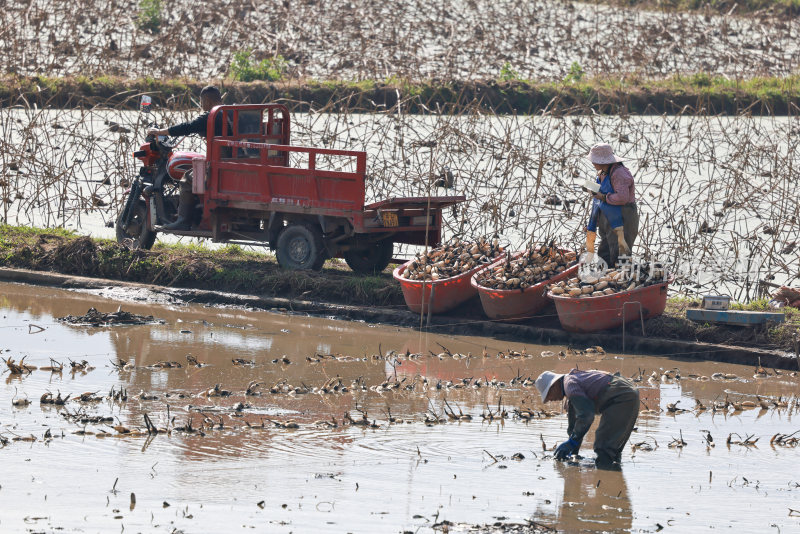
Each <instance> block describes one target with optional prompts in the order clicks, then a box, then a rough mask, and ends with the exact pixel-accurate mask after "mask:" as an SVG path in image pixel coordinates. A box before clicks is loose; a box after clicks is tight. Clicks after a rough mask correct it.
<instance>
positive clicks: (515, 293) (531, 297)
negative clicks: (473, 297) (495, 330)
mask: <svg viewBox="0 0 800 534" xmlns="http://www.w3.org/2000/svg"><path fill="white" fill-rule="evenodd" d="M577 272H578V264H577V263H576V264H575V265H573V266H572V267H570V268H568V269H566V270H564V271H563V272H561V273H558V274H557V275H556V276H554V277H552V278H550V279H548V280H544V281H542V282H539V283H538V284H536V285H534V286H531V287H526V288H525V289H523V290H519V289H490V288H488V287H483V286H480V285H478V281H477V274H475V275H472V279H471V282H470V283H471V284H472V287H474V288H475V289H476V290H477V291H478V295H480V296H481V305H482V306H483V311H484V312H485V313H486V315H487V316H488V317H489V318H490V319H498V320H503V321H509V322H513V321H524V320H525V319H529V318H530V317H531V316H532V315H535V314H537V313H539V312H540V311H541V310H542V309H543V308H544V307H545V306H547V305H548V304H550V298H548V296H547V286H548V285H550V284H553V283H555V282H559V281H561V280H564V279H566V278H571V277H573V276H575V275H576V274H577Z"/></svg>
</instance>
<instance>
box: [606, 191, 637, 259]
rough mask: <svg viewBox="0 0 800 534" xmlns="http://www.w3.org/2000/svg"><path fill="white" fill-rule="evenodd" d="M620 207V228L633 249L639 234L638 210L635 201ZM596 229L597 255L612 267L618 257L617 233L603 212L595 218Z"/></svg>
mask: <svg viewBox="0 0 800 534" xmlns="http://www.w3.org/2000/svg"><path fill="white" fill-rule="evenodd" d="M620 207H621V208H622V228H623V233H624V234H625V242H626V243H627V244H628V247H630V249H631V250H633V244H634V242H635V241H636V237H637V236H638V235H639V211H638V210H637V208H636V202H629V203H628V204H624V205H622V206H620ZM597 230H598V232H597V233H598V235H599V236H600V244H599V245H598V247H597V255H598V256H600V257H601V258H603V260H604V261H605V262H606V263H607V264H608V266H609V267H612V268H613V267H614V266H615V265H616V264H617V259H618V258H619V242H618V240H617V234H615V233H614V229H613V228H611V224H610V223H609V222H608V219H607V218H606V216H605V215H603V214H601V215H600V217H598V219H597Z"/></svg>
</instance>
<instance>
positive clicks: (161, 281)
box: [0, 226, 403, 306]
mask: <svg viewBox="0 0 800 534" xmlns="http://www.w3.org/2000/svg"><path fill="white" fill-rule="evenodd" d="M329 263H331V262H329ZM0 267H16V268H23V269H31V270H36V271H55V272H58V273H64V274H73V275H79V276H90V277H101V278H109V279H113V280H124V281H130V282H141V283H147V284H157V285H163V286H169V287H192V288H202V289H212V290H216V291H230V292H239V293H248V294H256V295H261V294H267V295H279V296H282V297H286V298H295V297H296V298H301V299H303V300H308V301H313V300H325V301H329V302H337V303H343V304H353V305H376V306H391V305H401V304H403V296H402V293H401V292H400V288H399V287H397V285H396V284H395V283H394V281H393V280H392V278H391V276H389V275H385V274H384V275H381V276H360V275H356V274H355V273H353V272H352V271H350V270H349V269H347V267H340V268H337V266H336V265H333V266H331V267H329V268H326V269H324V270H323V271H322V272H320V273H316V272H301V271H287V270H284V269H281V268H280V267H279V266H278V264H277V263H276V262H275V261H274V259H273V258H272V257H271V256H267V255H260V254H252V253H245V252H243V251H242V250H241V249H239V248H238V247H228V248H227V249H223V250H221V251H203V250H197V249H191V248H187V247H164V248H157V249H155V250H130V249H127V248H125V247H122V246H120V245H118V244H117V243H114V242H111V241H105V240H93V239H91V238H89V237H85V236H84V237H78V236H66V235H60V234H58V233H47V231H42V232H40V233H39V232H37V233H35V234H34V233H31V232H29V231H26V230H20V231H14V229H13V228H12V227H3V226H0Z"/></svg>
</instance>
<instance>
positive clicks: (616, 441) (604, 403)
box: [594, 375, 639, 467]
mask: <svg viewBox="0 0 800 534" xmlns="http://www.w3.org/2000/svg"><path fill="white" fill-rule="evenodd" d="M595 406H597V413H599V414H600V424H599V425H598V426H597V431H596V432H595V434H594V452H595V453H596V454H597V460H596V463H597V465H598V466H599V467H604V466H611V464H613V463H614V462H619V461H620V460H621V458H622V449H623V447H625V444H626V443H627V442H628V438H630V437H631V432H633V427H634V425H635V424H636V418H637V417H638V416H639V391H638V390H637V389H636V386H634V385H633V383H631V382H630V381H629V380H628V379H627V378H624V377H622V376H618V375H614V376H613V378H612V379H611V382H609V384H608V386H606V388H605V389H603V390H602V391H601V392H600V395H599V396H598V397H597V401H595Z"/></svg>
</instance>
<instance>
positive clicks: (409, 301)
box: [392, 256, 505, 313]
mask: <svg viewBox="0 0 800 534" xmlns="http://www.w3.org/2000/svg"><path fill="white" fill-rule="evenodd" d="M504 260H505V257H504V256H500V257H499V258H497V259H496V260H495V261H493V262H492V263H487V264H485V265H479V266H478V267H475V268H474V269H471V270H469V271H467V272H465V273H464V274H461V275H458V276H453V277H451V278H443V279H441V280H436V281H431V280H426V281H424V282H423V281H422V280H409V279H407V278H402V277H401V275H402V274H403V271H405V270H406V268H408V266H409V265H410V264H411V262H412V261H414V260H411V261H409V262H407V263H404V264H403V265H401V266H400V267H398V268H397V269H395V270H394V272H393V273H392V275H393V276H394V278H395V280H397V281H398V282H400V288H401V289H402V290H403V297H404V298H405V299H406V305H407V306H408V308H409V309H410V310H411V311H413V312H417V313H428V307H430V310H431V313H444V312H446V311H450V310H452V309H453V308H455V307H456V306H458V305H459V304H461V303H462V302H464V301H467V300H469V299H470V298H472V297H474V296H475V295H477V294H478V290H477V289H475V288H474V287H472V286H471V285H470V279H471V278H472V276H473V275H474V274H475V273H478V272H480V271H482V270H483V269H486V268H488V267H491V266H493V265H494V264H495V263H498V262H499V261H504ZM423 297H424V302H423Z"/></svg>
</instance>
